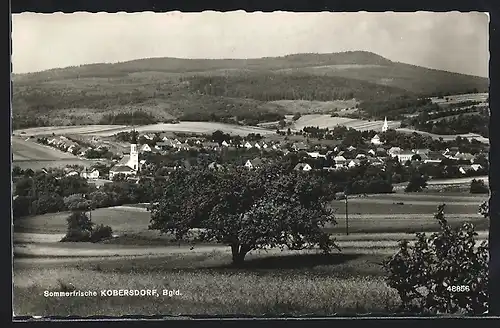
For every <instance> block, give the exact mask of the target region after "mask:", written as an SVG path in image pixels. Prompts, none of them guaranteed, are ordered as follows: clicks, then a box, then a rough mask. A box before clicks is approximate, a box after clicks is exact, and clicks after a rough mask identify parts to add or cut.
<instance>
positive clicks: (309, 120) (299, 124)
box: [293, 114, 401, 131]
mask: <svg viewBox="0 0 500 328" xmlns="http://www.w3.org/2000/svg"><path fill="white" fill-rule="evenodd" d="M387 123H388V124H389V128H392V129H394V128H397V127H399V126H400V124H401V123H400V122H399V121H388V122H387ZM342 125H343V126H346V127H349V128H353V129H356V130H361V131H364V130H374V131H380V130H381V129H382V126H383V125H384V122H383V121H367V120H359V119H353V118H347V117H331V116H330V115H320V114H308V115H303V116H301V117H300V118H299V119H298V120H297V121H296V122H295V124H294V125H293V129H294V130H302V129H303V128H305V127H307V126H314V127H319V128H323V129H324V128H329V129H332V128H335V127H336V126H342Z"/></svg>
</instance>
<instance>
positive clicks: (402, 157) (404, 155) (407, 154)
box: [396, 151, 415, 163]
mask: <svg viewBox="0 0 500 328" xmlns="http://www.w3.org/2000/svg"><path fill="white" fill-rule="evenodd" d="M413 155H415V153H413V152H411V151H404V152H401V153H399V154H396V157H397V158H398V161H399V162H401V163H406V161H411V158H412V157H413Z"/></svg>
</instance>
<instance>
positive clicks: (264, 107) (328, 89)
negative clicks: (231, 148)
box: [13, 51, 489, 126]
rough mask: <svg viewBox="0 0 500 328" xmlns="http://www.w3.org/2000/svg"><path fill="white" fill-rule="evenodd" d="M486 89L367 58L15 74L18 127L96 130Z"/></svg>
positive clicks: (350, 55) (480, 83) (478, 80)
mask: <svg viewBox="0 0 500 328" xmlns="http://www.w3.org/2000/svg"><path fill="white" fill-rule="evenodd" d="M488 84H489V82H488V79H487V78H482V77H476V76H469V75H463V74H457V73H450V72H445V71H439V70H432V69H427V68H423V67H418V66H412V65H408V64H402V63H396V62H392V61H390V60H388V59H386V58H383V57H381V56H379V55H377V54H374V53H370V52H365V51H351V52H342V53H331V54H295V55H288V56H283V57H272V58H259V59H179V58H148V59H139V60H132V61H127V62H122V63H116V64H91V65H82V66H78V67H67V68H58V69H52V70H47V71H43V72H38V73H30V74H17V75H14V76H13V87H14V90H13V114H14V118H15V120H16V122H20V123H19V125H18V126H27V125H33V124H46V123H35V122H33V120H32V119H33V118H35V119H36V121H37V122H38V121H39V120H40V119H43V120H44V121H43V122H46V120H48V121H50V122H52V124H55V122H57V124H82V123H97V121H99V120H100V119H101V118H102V117H103V116H104V115H107V114H110V113H112V114H113V115H116V114H117V113H121V112H130V111H137V110H140V111H144V112H147V113H149V114H151V115H153V116H154V117H156V118H157V119H159V120H163V119H167V118H172V117H177V118H181V117H185V116H186V115H188V116H190V117H197V116H199V115H203V116H211V115H212V114H213V115H215V116H217V117H236V116H237V117H239V118H241V117H243V116H244V117H246V119H248V120H251V119H254V118H255V117H253V116H255V115H257V116H259V117H260V116H261V114H262V113H264V114H265V115H267V114H268V113H269V112H272V111H275V110H276V106H274V107H272V106H271V107H270V106H268V102H269V101H273V100H317V101H331V100H349V99H352V98H355V99H356V100H357V101H361V102H363V101H384V100H387V99H388V98H398V97H410V98H414V97H421V96H426V97H427V96H438V95H447V94H463V93H474V92H488ZM280 111H281V112H280V115H282V114H283V113H284V112H286V111H287V108H281V109H280ZM259 113H260V114H259ZM266 117H267V116H266ZM259 120H260V118H259Z"/></svg>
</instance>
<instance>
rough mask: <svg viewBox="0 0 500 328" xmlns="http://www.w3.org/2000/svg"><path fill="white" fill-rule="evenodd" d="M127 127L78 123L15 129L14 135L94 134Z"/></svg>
mask: <svg viewBox="0 0 500 328" xmlns="http://www.w3.org/2000/svg"><path fill="white" fill-rule="evenodd" d="M124 128H126V126H125V125H76V126H48V127H38V128H29V129H19V130H15V131H14V135H17V136H19V135H23V136H24V135H25V136H39V135H51V134H52V133H54V134H56V135H64V134H92V133H97V132H103V131H113V130H120V129H124Z"/></svg>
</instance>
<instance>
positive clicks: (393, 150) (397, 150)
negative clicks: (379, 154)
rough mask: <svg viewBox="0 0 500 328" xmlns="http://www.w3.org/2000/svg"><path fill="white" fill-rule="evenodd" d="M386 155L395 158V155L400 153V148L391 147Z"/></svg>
mask: <svg viewBox="0 0 500 328" xmlns="http://www.w3.org/2000/svg"><path fill="white" fill-rule="evenodd" d="M387 153H388V154H389V155H390V156H391V157H396V155H397V154H399V153H401V148H399V147H391V148H390V149H389V150H388V151H387Z"/></svg>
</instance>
